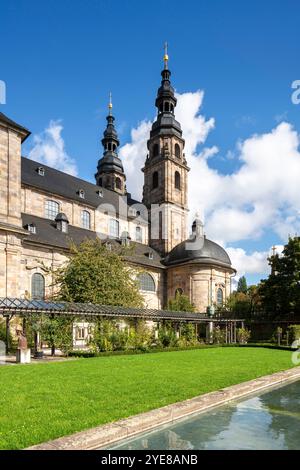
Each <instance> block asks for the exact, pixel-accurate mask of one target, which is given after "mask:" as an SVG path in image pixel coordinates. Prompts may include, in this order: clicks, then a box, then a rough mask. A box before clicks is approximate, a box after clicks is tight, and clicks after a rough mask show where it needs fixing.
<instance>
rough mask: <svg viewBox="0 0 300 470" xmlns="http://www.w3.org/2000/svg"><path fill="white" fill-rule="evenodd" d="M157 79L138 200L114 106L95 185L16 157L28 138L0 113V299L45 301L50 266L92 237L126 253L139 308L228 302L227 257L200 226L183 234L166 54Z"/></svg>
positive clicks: (181, 181)
mask: <svg viewBox="0 0 300 470" xmlns="http://www.w3.org/2000/svg"><path fill="white" fill-rule="evenodd" d="M161 75H162V81H161V86H160V87H159V89H158V93H157V97H156V101H155V106H156V108H157V118H156V120H155V122H154V123H153V125H152V129H151V132H150V136H149V140H148V142H147V147H148V153H147V156H146V158H145V165H144V167H143V169H142V173H141V174H140V176H141V177H142V174H143V177H144V187H143V198H142V201H136V200H134V199H133V198H132V197H131V195H130V193H129V192H128V191H127V188H126V174H125V172H124V168H123V164H122V161H121V159H120V157H119V156H118V147H119V145H120V142H119V139H118V135H117V132H116V129H115V125H114V120H115V119H114V116H113V114H112V104H111V101H110V104H109V114H108V116H107V126H106V129H105V131H104V135H103V139H102V145H103V149H104V151H103V156H102V158H100V160H99V162H98V166H97V171H96V174H95V184H93V183H90V182H87V181H84V180H82V179H80V178H77V177H74V176H71V175H68V174H66V173H63V172H61V171H58V170H56V169H54V168H50V167H48V166H46V165H44V164H41V163H39V162H35V161H33V160H31V159H28V158H26V157H23V156H22V143H23V142H24V141H25V140H26V139H27V138H28V137H29V135H30V132H29V131H28V130H27V129H26V128H24V127H23V126H21V125H19V124H17V123H16V122H14V121H12V120H11V119H9V118H8V117H7V116H5V115H4V114H2V113H0V297H17V298H33V299H41V298H45V299H47V298H51V295H52V294H53V292H52V287H51V286H52V279H51V277H49V276H50V275H49V274H48V269H47V268H50V267H53V268H55V267H58V266H61V265H62V263H64V262H66V261H67V259H68V256H69V246H70V241H71V240H72V241H73V242H75V243H77V244H79V243H80V242H82V241H83V240H84V239H86V238H94V239H95V238H96V237H97V236H98V237H100V238H101V239H102V240H103V243H105V244H106V245H107V248H108V249H114V247H115V246H118V245H122V244H130V245H131V246H132V249H131V250H130V252H129V254H128V256H126V262H127V263H128V264H130V265H131V266H133V267H138V268H142V271H140V274H139V275H138V276H139V282H140V286H141V291H142V293H143V295H144V298H145V306H146V307H148V308H153V309H163V308H165V307H166V305H167V303H168V300H169V299H171V298H174V296H175V294H176V292H182V293H184V294H186V295H187V296H188V297H189V298H190V300H191V302H193V303H194V305H195V306H196V309H197V311H198V312H201V313H204V312H206V310H207V307H209V306H212V305H216V304H219V305H220V304H223V303H224V302H225V300H226V298H227V297H228V296H229V294H230V292H231V278H232V276H234V275H235V270H234V268H233V267H232V265H231V261H230V258H229V256H228V254H227V253H226V251H225V250H224V249H223V248H222V247H220V246H219V245H217V244H216V243H214V242H213V241H211V240H209V239H208V238H206V236H205V234H204V227H203V224H202V222H201V221H200V220H199V219H197V218H196V220H195V221H194V223H193V226H192V232H191V234H190V235H189V233H188V232H189V230H188V173H189V168H188V165H187V161H186V159H185V154H184V144H185V142H184V139H183V135H182V130H181V126H180V123H179V122H178V121H176V119H175V109H176V97H175V93H174V89H173V87H172V85H171V81H170V75H171V72H170V70H169V68H168V56H167V54H166V55H165V57H164V69H163V71H162V73H161ZM145 154H146V149H145ZM137 177H139V173H138V172H137Z"/></svg>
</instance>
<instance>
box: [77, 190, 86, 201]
mask: <svg viewBox="0 0 300 470" xmlns="http://www.w3.org/2000/svg"><path fill="white" fill-rule="evenodd" d="M78 194H79V197H80V198H81V199H84V198H85V192H84V190H83V189H79V191H78Z"/></svg>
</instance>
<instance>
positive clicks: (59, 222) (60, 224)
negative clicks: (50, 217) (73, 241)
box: [55, 212, 69, 233]
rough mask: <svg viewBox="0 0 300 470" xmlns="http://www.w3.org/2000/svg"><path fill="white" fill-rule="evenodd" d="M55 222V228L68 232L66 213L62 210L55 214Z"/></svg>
mask: <svg viewBox="0 0 300 470" xmlns="http://www.w3.org/2000/svg"><path fill="white" fill-rule="evenodd" d="M55 222H56V228H57V230H60V231H61V232H63V233H68V228H69V220H68V217H67V216H66V214H64V213H63V212H60V213H59V214H57V216H56V217H55Z"/></svg>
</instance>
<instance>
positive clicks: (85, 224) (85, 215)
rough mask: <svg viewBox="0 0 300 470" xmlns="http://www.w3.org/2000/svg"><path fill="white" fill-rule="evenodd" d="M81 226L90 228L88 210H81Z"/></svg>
mask: <svg viewBox="0 0 300 470" xmlns="http://www.w3.org/2000/svg"><path fill="white" fill-rule="evenodd" d="M81 227H82V228H85V229H87V230H90V228H91V215H90V213H89V212H88V211H82V212H81Z"/></svg>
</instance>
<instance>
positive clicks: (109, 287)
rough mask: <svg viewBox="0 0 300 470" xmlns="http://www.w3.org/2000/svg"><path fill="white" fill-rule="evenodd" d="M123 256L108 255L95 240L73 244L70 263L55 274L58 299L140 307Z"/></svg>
mask: <svg viewBox="0 0 300 470" xmlns="http://www.w3.org/2000/svg"><path fill="white" fill-rule="evenodd" d="M122 255H123V253H117V252H115V251H109V250H108V249H107V248H106V247H105V245H103V244H102V243H101V241H100V240H98V239H97V240H86V241H84V242H82V243H81V244H80V245H79V246H76V245H74V244H73V245H72V246H71V257H70V260H69V262H68V263H67V264H66V265H65V266H63V267H62V268H59V269H58V270H57V271H56V272H55V279H56V285H57V286H58V288H59V289H58V294H57V297H58V298H59V299H60V300H65V301H69V302H90V303H94V304H103V305H115V306H122V307H142V306H143V297H142V295H141V293H140V291H139V285H138V282H137V281H136V280H135V271H134V270H133V269H132V268H130V267H129V266H128V265H126V264H125V262H124V261H123V258H122Z"/></svg>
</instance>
